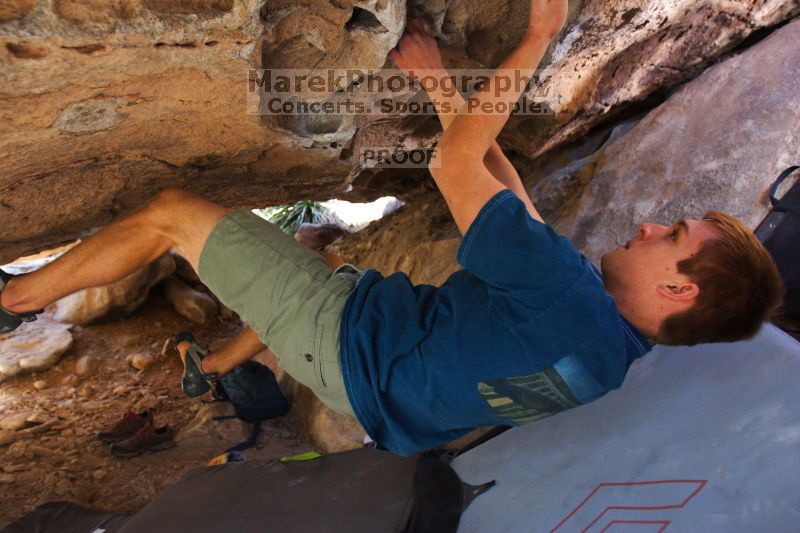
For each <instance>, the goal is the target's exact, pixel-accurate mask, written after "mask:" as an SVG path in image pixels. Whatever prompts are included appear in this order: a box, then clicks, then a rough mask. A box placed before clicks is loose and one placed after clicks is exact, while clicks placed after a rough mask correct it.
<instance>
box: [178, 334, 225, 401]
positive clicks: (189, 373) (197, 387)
mask: <svg viewBox="0 0 800 533" xmlns="http://www.w3.org/2000/svg"><path fill="white" fill-rule="evenodd" d="M182 342H188V343H189V349H187V350H186V355H185V356H182V355H181V352H180V351H179V350H178V344H180V343H182ZM175 352H176V353H177V354H178V357H180V358H181V361H183V379H182V380H181V388H182V389H183V392H184V393H185V394H186V396H188V397H189V398H197V397H198V396H200V395H201V394H204V393H206V392H208V391H209V390H210V389H211V387H212V386H213V385H214V384H216V382H217V376H216V374H204V373H203V370H202V368H203V367H202V365H201V364H200V361H202V360H203V358H204V357H205V356H206V355H208V352H206V351H205V350H204V349H202V348H201V347H200V346H198V345H197V343H196V342H195V341H194V335H192V332H191V331H184V332H181V333H178V335H177V336H176V337H175Z"/></svg>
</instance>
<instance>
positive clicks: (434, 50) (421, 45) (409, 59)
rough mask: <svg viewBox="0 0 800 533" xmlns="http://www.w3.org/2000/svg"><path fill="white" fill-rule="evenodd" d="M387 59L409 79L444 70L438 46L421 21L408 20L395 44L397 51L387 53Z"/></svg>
mask: <svg viewBox="0 0 800 533" xmlns="http://www.w3.org/2000/svg"><path fill="white" fill-rule="evenodd" d="M389 59H391V60H392V63H394V65H395V66H396V67H397V68H399V69H400V70H402V71H403V72H404V73H405V74H406V75H407V76H409V77H411V78H418V77H420V75H424V73H427V72H430V71H434V70H444V66H443V65H442V55H441V54H440V53H439V45H438V44H436V39H435V38H434V37H433V34H432V33H431V29H430V26H428V23H427V22H425V21H424V20H422V19H417V18H410V19H408V22H407V23H406V31H405V33H403V36H402V37H401V38H400V42H398V43H397V49H396V50H392V51H391V52H389Z"/></svg>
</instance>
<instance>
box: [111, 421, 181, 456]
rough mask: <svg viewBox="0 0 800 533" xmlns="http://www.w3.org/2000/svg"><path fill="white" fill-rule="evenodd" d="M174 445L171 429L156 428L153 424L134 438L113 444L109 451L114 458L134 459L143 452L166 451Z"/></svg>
mask: <svg viewBox="0 0 800 533" xmlns="http://www.w3.org/2000/svg"><path fill="white" fill-rule="evenodd" d="M173 444H174V435H173V433H172V428H171V427H169V426H164V427H160V428H156V427H155V426H153V424H151V423H148V424H145V425H144V426H142V428H141V429H140V430H139V431H137V432H136V433H135V434H134V435H133V436H132V437H130V438H128V439H125V440H123V441H122V442H117V443H115V444H112V445H111V447H110V448H109V450H110V451H111V455H113V456H114V457H133V456H134V455H139V454H140V453H142V452H147V451H151V452H154V451H157V450H165V449H167V448H169V447H171V446H172V445H173Z"/></svg>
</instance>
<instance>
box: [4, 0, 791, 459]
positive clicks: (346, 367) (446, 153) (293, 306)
mask: <svg viewBox="0 0 800 533" xmlns="http://www.w3.org/2000/svg"><path fill="white" fill-rule="evenodd" d="M566 11H567V1H566V0H532V1H531V18H530V21H529V24H528V31H527V33H526V35H525V37H524V38H523V40H522V42H521V43H520V44H519V46H518V47H517V48H516V49H515V50H514V51H513V52H512V53H511V54H510V55H509V57H508V58H507V59H506V60H505V61H504V62H503V63H502V64H501V65H500V68H501V69H503V70H518V71H520V72H521V73H522V75H524V76H527V77H529V76H530V75H531V74H532V72H533V69H534V68H535V67H536V65H537V64H538V63H539V61H540V60H541V58H542V56H543V54H544V53H545V50H546V49H547V47H548V45H549V43H550V42H551V41H552V39H553V38H554V37H555V36H556V35H557V34H558V32H559V31H560V29H561V27H562V25H563V24H564V20H565V18H566ZM392 57H393V60H394V61H395V63H396V64H397V65H398V66H399V67H400V68H402V69H404V70H406V71H410V70H419V71H426V70H439V69H441V62H440V59H439V53H438V50H437V48H436V44H435V41H434V40H433V39H432V38H431V37H430V35H429V34H428V33H427V32H426V29H425V28H424V26H422V25H420V24H419V23H412V24H410V27H409V29H408V32H407V34H406V35H405V36H404V37H403V38H402V40H401V41H400V43H399V49H398V51H397V52H395V53H393V56H392ZM497 82H498V79H497V77H495V78H492V79H491V80H490V81H489V82H488V83H487V84H486V86H485V87H484V88H483V89H482V90H481V91H480V92H478V93H477V94H476V95H475V96H474V98H476V99H477V103H478V104H479V105H477V106H473V109H478V110H480V109H483V105H486V106H489V107H495V109H497V105H498V104H509V105H506V106H505V109H507V110H508V109H510V108H511V105H510V104H513V103H514V102H516V101H517V99H518V98H519V96H520V93H521V91H522V90H523V89H522V88H512V89H511V90H508V91H497V92H495V91H494V88H495V85H496V84H497ZM430 96H431V98H432V100H433V101H434V102H435V103H436V105H437V106H442V105H443V103H444V102H445V101H446V100H447V97H446V95H444V94H442V93H441V92H437V90H435V89H434V90H432V92H431V93H430ZM459 98H460V97H458V96H454V97H452V99H455V100H452V99H451V101H455V102H456V103H460V100H458V99H459ZM440 119H441V122H442V126H443V127H444V130H445V132H444V134H443V136H442V137H441V139H440V141H439V143H438V146H437V149H436V152H435V155H434V158H435V161H434V163H435V164H433V165H431V173H432V175H433V177H434V179H435V181H436V183H437V185H438V186H439V190H440V191H441V193H442V195H443V196H444V198H445V200H446V202H447V205H448V206H449V208H450V211H451V213H452V215H453V217H454V219H455V222H456V224H457V226H458V228H459V230H460V231H461V232H462V234H463V235H464V238H463V240H462V242H461V245H460V247H459V250H458V254H457V260H458V261H459V263H460V264H461V265H462V266H463V267H464V269H463V270H460V271H458V272H456V273H454V274H453V275H452V276H451V277H450V278H448V280H447V281H446V282H445V283H444V284H443V285H442V286H441V287H433V286H429V285H417V286H415V285H413V284H412V283H411V282H410V281H409V279H408V277H407V276H406V275H405V274H402V273H394V274H392V275H390V276H387V277H383V276H382V275H381V274H380V273H378V272H377V271H374V270H367V271H366V272H361V271H358V270H357V269H355V268H353V267H351V266H349V265H344V266H342V267H340V268H338V269H336V270H333V269H331V268H330V267H329V266H328V265H327V264H326V263H325V261H324V260H323V259H322V258H321V257H320V256H319V255H318V254H316V253H314V252H311V251H309V250H307V249H305V248H303V247H302V246H299V245H298V244H297V243H296V242H295V241H294V240H292V239H291V238H290V237H288V236H287V235H285V234H284V233H283V232H281V231H280V230H279V229H278V228H276V227H275V226H273V225H272V224H269V223H267V222H265V221H264V220H262V219H260V218H258V217H257V216H255V215H253V214H252V213H250V212H249V211H246V210H241V211H234V212H229V211H228V210H227V209H225V208H223V207H220V206H218V205H215V204H212V203H210V202H207V201H205V200H203V199H201V198H198V197H197V196H195V195H192V194H190V193H187V192H183V191H178V190H167V191H164V192H162V193H160V194H159V195H158V196H157V197H156V198H155V199H154V200H153V201H152V202H150V203H149V204H148V205H147V206H145V207H144V208H142V209H141V210H140V211H138V212H136V213H134V214H132V215H130V216H129V217H127V218H124V219H122V220H120V221H118V222H115V223H113V224H111V225H109V226H107V227H106V228H104V229H102V230H101V231H99V232H98V233H97V234H95V235H94V236H92V237H90V238H88V239H86V240H85V241H84V242H83V243H82V244H80V245H79V246H76V247H75V248H73V249H72V250H70V251H69V252H67V253H66V254H64V255H63V256H62V257H61V258H59V259H58V260H56V261H54V262H52V263H50V264H49V265H47V266H45V267H43V268H42V269H41V270H39V271H36V272H33V273H30V274H27V275H24V276H19V277H14V278H10V277H8V276H7V275H4V277H3V281H2V283H0V291H2V292H0V303H1V304H2V308H3V311H2V313H0V317H1V318H0V320H2V325H1V326H0V328H2V330H4V331H8V330H10V329H13V328H14V327H16V326H17V325H19V323H20V322H21V321H23V320H29V319H31V318H33V315H32V314H31V313H33V312H34V310H37V309H41V308H43V307H44V306H45V305H47V304H49V303H50V302H52V301H54V300H56V299H58V298H61V297H63V296H66V295H68V294H70V293H72V292H75V291H77V290H80V289H83V288H85V287H91V286H98V285H103V284H107V283H110V282H112V281H115V280H117V279H120V278H121V277H123V276H125V275H127V274H129V273H130V272H133V271H134V270H136V269H138V268H140V267H142V266H144V265H146V264H147V263H149V262H150V261H153V260H154V259H156V258H157V257H159V256H160V255H161V254H163V253H165V252H166V251H167V250H169V249H174V250H176V251H177V252H178V253H180V254H181V255H183V256H184V257H185V258H187V259H188V260H189V261H190V262H191V263H192V265H193V266H194V267H195V269H196V270H197V272H198V273H199V275H200V277H201V279H202V280H203V282H204V283H205V284H206V285H207V286H208V287H209V288H210V289H211V290H212V291H214V292H215V293H216V294H217V295H218V297H219V298H220V300H222V301H223V302H224V303H225V304H226V305H227V306H229V307H230V308H232V309H234V310H236V311H237V312H238V313H239V314H240V316H241V317H242V318H243V320H244V321H245V322H246V323H247V324H248V325H249V326H250V328H251V329H248V330H246V331H245V332H244V333H243V334H242V336H241V337H239V338H238V339H237V340H235V341H234V343H235V344H236V345H235V349H232V350H231V351H229V352H228V355H229V358H226V357H221V356H209V357H207V358H205V359H203V360H201V361H199V362H196V361H195V360H194V359H191V360H190V359H188V358H187V360H186V366H187V369H189V370H192V369H194V372H188V371H187V376H186V379H189V380H190V381H191V380H195V381H196V382H202V381H204V376H203V373H211V372H219V371H224V368H221V366H223V363H224V364H231V363H235V362H236V358H239V357H240V358H242V359H244V358H247V357H249V356H250V355H252V353H254V350H257V349H261V346H262V343H264V344H267V345H268V346H269V347H270V349H271V350H272V351H273V352H274V353H275V354H277V356H278V357H279V360H280V364H281V366H282V367H283V368H284V369H285V370H286V371H287V372H288V373H289V374H290V375H292V376H293V377H294V378H295V379H297V380H298V381H300V382H301V383H303V384H305V385H307V386H309V387H310V388H311V389H312V390H314V392H315V393H316V394H317V395H318V396H319V397H320V399H321V400H322V401H323V402H325V403H326V404H328V405H329V406H331V407H332V408H333V409H335V410H336V411H338V412H340V413H345V414H349V415H351V416H354V417H355V418H356V419H357V420H358V421H359V422H360V423H361V424H362V425H363V427H364V428H365V430H366V431H367V433H368V434H369V435H370V436H371V437H372V438H373V440H375V441H376V442H377V443H379V444H380V445H382V446H384V447H386V448H388V449H390V450H393V451H395V452H397V453H400V454H411V453H414V452H416V451H419V450H423V449H426V448H430V447H433V446H436V445H439V444H441V443H444V442H446V441H448V440H451V439H454V438H457V437H460V436H462V435H464V434H465V433H467V432H468V431H469V430H471V429H473V428H475V427H479V426H491V425H497V424H511V425H517V424H522V423H525V422H529V421H532V420H536V419H539V418H541V417H544V416H548V415H552V414H555V413H557V412H559V411H561V410H564V409H568V408H570V407H574V406H577V405H580V404H584V403H587V402H590V401H592V400H595V399H597V398H598V397H600V396H602V395H603V394H605V393H606V392H608V391H609V390H611V389H614V388H617V387H619V386H620V385H621V383H622V381H623V379H624V377H625V374H626V372H627V370H628V367H629V366H630V364H631V363H632V362H633V360H635V359H636V358H639V357H641V356H643V355H644V354H645V353H647V352H648V351H649V350H650V349H651V345H652V344H654V343H664V344H695V343H698V342H718V341H734V340H737V339H742V338H746V337H749V336H751V335H753V334H754V333H755V332H756V331H757V330H758V328H759V326H760V324H761V322H762V321H763V320H765V319H766V318H767V317H768V316H769V314H770V312H771V311H772V310H773V309H774V308H775V306H776V305H777V304H778V303H779V301H780V299H781V292H782V289H781V283H780V280H779V278H778V274H777V270H776V268H775V266H774V264H773V262H772V260H771V259H770V257H769V255H768V254H767V253H766V251H765V250H764V249H763V247H762V246H761V245H760V244H759V243H758V241H757V240H756V239H755V237H754V236H753V234H752V233H751V232H749V231H748V230H747V229H746V228H745V227H744V226H743V225H742V224H741V223H739V222H738V221H736V220H735V219H733V218H731V217H728V216H726V215H723V214H721V213H716V212H710V213H707V214H706V216H705V218H703V219H702V220H680V221H678V222H676V223H675V224H673V225H672V226H669V227H665V226H661V225H658V224H651V223H645V224H642V225H641V226H640V228H639V234H638V236H637V237H636V238H634V239H631V240H630V241H628V242H627V243H626V244H625V245H624V246H618V247H617V248H615V249H614V250H612V251H610V252H608V253H607V254H606V255H605V256H603V259H602V262H601V270H602V276H601V274H600V273H599V272H598V270H597V269H596V268H595V267H594V266H592V265H591V264H590V263H589V262H588V261H587V260H586V259H585V258H584V257H583V256H582V255H581V254H580V253H579V252H578V251H577V250H576V249H575V248H574V246H573V245H572V244H571V243H570V242H569V241H568V240H567V239H566V238H564V237H560V236H558V235H557V234H556V233H555V232H554V231H553V229H552V228H551V227H550V226H548V225H546V224H545V223H543V221H542V219H541V217H540V216H539V213H538V212H537V211H536V208H535V207H534V204H533V203H532V202H531V200H530V198H528V196H527V194H526V191H525V189H524V188H523V186H522V183H521V181H520V179H519V176H518V175H517V173H516V171H515V170H514V168H513V166H512V165H511V164H510V163H509V161H508V160H507V159H506V158H505V157H504V156H503V153H502V151H501V150H500V148H499V146H498V145H497V143H496V142H495V138H496V137H497V135H498V133H499V132H500V130H501V129H502V127H503V125H504V124H505V122H506V120H507V119H508V112H506V113H505V114H503V113H479V112H472V113H464V112H462V113H458V114H447V113H441V114H440ZM184 348H185V347H184ZM231 358H232V359H234V360H233V361H231V360H230V359H231ZM217 364H219V365H220V367H217V366H216V365H217ZM198 365H199V368H198ZM201 388H202V385H201Z"/></svg>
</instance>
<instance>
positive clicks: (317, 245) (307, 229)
mask: <svg viewBox="0 0 800 533" xmlns="http://www.w3.org/2000/svg"><path fill="white" fill-rule="evenodd" d="M346 235H349V232H348V231H347V230H345V229H344V228H342V227H340V226H338V225H336V224H310V223H308V222H305V223H303V224H300V227H299V228H297V231H296V232H295V234H294V239H295V240H296V241H297V242H299V243H300V244H302V245H303V246H305V247H307V248H311V249H312V250H314V251H317V252H318V251H320V250H322V249H323V248H325V247H326V246H328V245H329V244H331V243H332V242H334V241H337V240H339V239H341V238H342V237H344V236H346Z"/></svg>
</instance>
